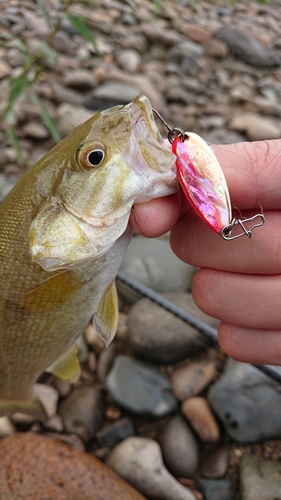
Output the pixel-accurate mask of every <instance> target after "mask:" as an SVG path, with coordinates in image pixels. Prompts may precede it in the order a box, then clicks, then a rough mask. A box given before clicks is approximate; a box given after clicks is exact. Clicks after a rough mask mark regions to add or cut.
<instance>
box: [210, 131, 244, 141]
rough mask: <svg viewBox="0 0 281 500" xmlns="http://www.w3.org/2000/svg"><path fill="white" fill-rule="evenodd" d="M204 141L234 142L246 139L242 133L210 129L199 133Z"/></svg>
mask: <svg viewBox="0 0 281 500" xmlns="http://www.w3.org/2000/svg"><path fill="white" fill-rule="evenodd" d="M201 137H202V138H203V139H204V141H206V142H208V143H209V144H234V143H235V142H244V141H245V140H246V139H245V137H244V136H243V135H241V134H238V132H234V131H231V130H225V129H220V130H212V131H210V132H204V133H203V134H201Z"/></svg>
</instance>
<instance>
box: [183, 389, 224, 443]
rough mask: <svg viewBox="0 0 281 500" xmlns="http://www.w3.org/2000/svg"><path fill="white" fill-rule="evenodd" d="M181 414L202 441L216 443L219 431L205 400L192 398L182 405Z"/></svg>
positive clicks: (197, 397)
mask: <svg viewBox="0 0 281 500" xmlns="http://www.w3.org/2000/svg"><path fill="white" fill-rule="evenodd" d="M182 412H183V414H184V416H185V418H186V419H187V420H188V421H189V423H190V424H191V425H192V427H193V429H194V430H195V432H196V434H197V435H198V436H199V437H200V439H201V440H202V441H205V442H216V441H218V440H219V438H220V429H219V426H218V424H217V422H216V419H215V417H214V415H213V413H212V410H211V408H210V405H209V403H208V401H207V399H205V398H202V397H199V396H194V397H192V398H188V399H186V400H185V401H184V402H183V404H182Z"/></svg>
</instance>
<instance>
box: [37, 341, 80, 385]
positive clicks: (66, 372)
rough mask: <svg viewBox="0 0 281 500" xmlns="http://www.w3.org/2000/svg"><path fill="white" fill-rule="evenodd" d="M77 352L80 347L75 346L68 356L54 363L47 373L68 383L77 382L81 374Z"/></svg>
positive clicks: (64, 355) (68, 352) (67, 353)
mask: <svg viewBox="0 0 281 500" xmlns="http://www.w3.org/2000/svg"><path fill="white" fill-rule="evenodd" d="M77 351H78V347H77V345H76V344H74V345H73V346H71V348H70V349H69V350H68V351H67V352H66V354H63V356H61V357H60V358H59V359H57V360H56V361H54V363H52V364H51V365H50V366H49V367H48V368H47V370H46V371H47V372H50V373H52V374H53V375H56V376H57V377H59V378H61V379H63V380H67V381H68V382H72V383H74V382H77V380H78V379H79V377H80V372H81V370H80V364H79V360H78V357H77Z"/></svg>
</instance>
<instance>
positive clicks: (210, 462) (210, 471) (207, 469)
mask: <svg viewBox="0 0 281 500" xmlns="http://www.w3.org/2000/svg"><path fill="white" fill-rule="evenodd" d="M228 454H229V450H228V446H226V445H224V444H219V445H218V446H216V447H215V448H214V449H213V450H212V451H210V452H208V453H207V454H206V456H205V457H204V458H203V459H202V461H201V471H202V474H203V476H205V477H208V478H212V479H218V478H221V477H223V476H224V475H225V473H226V470H227V467H228Z"/></svg>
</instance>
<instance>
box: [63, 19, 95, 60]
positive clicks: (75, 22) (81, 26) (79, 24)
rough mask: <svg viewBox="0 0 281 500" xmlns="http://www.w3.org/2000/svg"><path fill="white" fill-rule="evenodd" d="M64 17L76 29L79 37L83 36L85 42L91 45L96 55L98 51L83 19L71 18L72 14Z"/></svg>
mask: <svg viewBox="0 0 281 500" xmlns="http://www.w3.org/2000/svg"><path fill="white" fill-rule="evenodd" d="M65 17H66V19H67V20H68V21H69V22H70V23H71V24H72V26H73V28H75V29H76V31H77V32H78V33H79V35H81V36H83V38H85V40H87V41H88V42H90V43H92V44H93V46H94V48H95V51H96V53H97V54H98V53H99V50H98V47H97V43H96V40H95V38H94V37H93V35H92V33H91V32H90V30H89V29H88V28H87V26H86V24H85V23H84V21H83V19H82V18H81V17H77V16H73V15H72V14H67V15H66V16H65Z"/></svg>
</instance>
